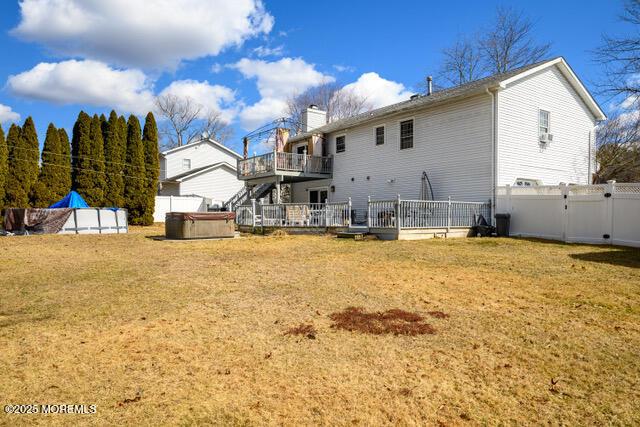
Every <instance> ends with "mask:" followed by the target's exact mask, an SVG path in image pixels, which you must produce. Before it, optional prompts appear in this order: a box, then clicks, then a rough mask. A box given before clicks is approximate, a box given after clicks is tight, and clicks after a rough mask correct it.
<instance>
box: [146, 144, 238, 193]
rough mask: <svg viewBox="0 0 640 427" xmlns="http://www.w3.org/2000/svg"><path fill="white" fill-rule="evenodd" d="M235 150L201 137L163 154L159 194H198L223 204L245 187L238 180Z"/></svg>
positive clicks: (161, 157)
mask: <svg viewBox="0 0 640 427" xmlns="http://www.w3.org/2000/svg"><path fill="white" fill-rule="evenodd" d="M241 158H242V156H240V155H239V154H238V153H236V152H235V151H233V150H231V149H229V148H227V147H225V146H224V145H222V144H220V143H219V142H217V141H214V140H212V139H208V138H206V139H204V138H203V139H200V140H197V141H194V142H190V143H189V144H186V145H183V146H180V147H176V148H172V149H170V150H167V151H164V152H162V153H161V154H160V187H161V188H160V190H159V193H158V195H159V196H199V197H202V198H205V199H206V200H207V204H209V205H215V204H218V205H222V204H223V203H224V202H226V201H227V200H229V199H230V198H231V197H233V196H234V195H235V194H236V193H238V191H240V190H241V189H243V188H244V182H243V181H240V180H238V178H237V174H236V163H237V161H238V160H239V159H241Z"/></svg>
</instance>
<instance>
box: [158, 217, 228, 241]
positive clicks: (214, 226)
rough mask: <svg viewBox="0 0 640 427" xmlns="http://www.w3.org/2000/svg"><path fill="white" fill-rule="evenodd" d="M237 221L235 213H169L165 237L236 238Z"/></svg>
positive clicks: (166, 219)
mask: <svg viewBox="0 0 640 427" xmlns="http://www.w3.org/2000/svg"><path fill="white" fill-rule="evenodd" d="M235 219H236V214H235V212H168V213H167V215H166V216H165V222H164V231H165V236H166V238H167V239H212V238H219V237H234V235H235V231H236V226H235Z"/></svg>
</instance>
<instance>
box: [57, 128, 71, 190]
mask: <svg viewBox="0 0 640 427" xmlns="http://www.w3.org/2000/svg"><path fill="white" fill-rule="evenodd" d="M58 139H59V140H60V165H61V168H60V170H61V171H62V174H61V175H60V188H61V189H62V188H64V194H65V195H66V194H67V193H68V192H69V190H71V187H72V183H71V144H70V143H69V135H67V131H66V130H64V129H63V128H60V129H58Z"/></svg>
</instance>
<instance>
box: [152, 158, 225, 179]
mask: <svg viewBox="0 0 640 427" xmlns="http://www.w3.org/2000/svg"><path fill="white" fill-rule="evenodd" d="M221 167H226V168H228V169H230V170H231V171H232V172H234V173H235V171H236V168H235V167H234V166H232V165H230V164H229V163H227V162H218V163H213V164H211V165H206V166H201V167H199V168H195V169H191V170H189V171H187V172H183V173H180V174H178V175H174V176H172V177H169V178H166V179H164V180H163V182H167V181H169V182H182V181H186V180H188V179H191V178H193V177H195V176H197V175H200V174H203V173H205V172H209V171H212V170H215V169H218V168H221Z"/></svg>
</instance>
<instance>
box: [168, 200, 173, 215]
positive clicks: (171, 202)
mask: <svg viewBox="0 0 640 427" xmlns="http://www.w3.org/2000/svg"><path fill="white" fill-rule="evenodd" d="M169 212H173V196H169Z"/></svg>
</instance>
